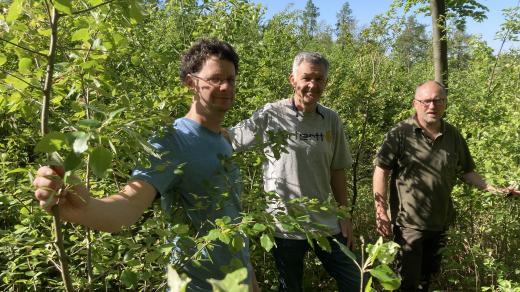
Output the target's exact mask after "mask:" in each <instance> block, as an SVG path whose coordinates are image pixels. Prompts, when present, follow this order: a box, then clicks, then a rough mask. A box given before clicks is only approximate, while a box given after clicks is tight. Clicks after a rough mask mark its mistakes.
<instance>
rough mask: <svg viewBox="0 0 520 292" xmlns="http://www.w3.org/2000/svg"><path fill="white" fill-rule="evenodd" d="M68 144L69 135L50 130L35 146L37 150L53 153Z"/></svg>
mask: <svg viewBox="0 0 520 292" xmlns="http://www.w3.org/2000/svg"><path fill="white" fill-rule="evenodd" d="M66 144H67V136H66V135H65V134H63V133H60V132H50V133H48V134H47V135H45V136H44V137H43V138H42V139H41V140H40V141H38V143H36V146H35V147H34V151H35V152H44V153H51V152H55V151H58V150H60V149H62V148H63V146H65V145H66Z"/></svg>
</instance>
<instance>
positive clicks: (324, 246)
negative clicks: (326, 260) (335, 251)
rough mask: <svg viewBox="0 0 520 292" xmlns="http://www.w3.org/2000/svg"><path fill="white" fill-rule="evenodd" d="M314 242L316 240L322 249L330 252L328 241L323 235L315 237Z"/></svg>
mask: <svg viewBox="0 0 520 292" xmlns="http://www.w3.org/2000/svg"><path fill="white" fill-rule="evenodd" d="M316 242H318V245H319V246H320V247H321V248H322V249H323V250H325V251H326V252H329V253H330V252H331V248H330V243H329V241H328V240H327V238H326V237H324V236H320V237H318V238H317V239H316Z"/></svg>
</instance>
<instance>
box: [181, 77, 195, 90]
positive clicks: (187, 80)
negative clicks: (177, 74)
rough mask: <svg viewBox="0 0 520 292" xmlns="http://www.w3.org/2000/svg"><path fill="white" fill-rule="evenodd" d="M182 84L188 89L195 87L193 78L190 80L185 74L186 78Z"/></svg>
mask: <svg viewBox="0 0 520 292" xmlns="http://www.w3.org/2000/svg"><path fill="white" fill-rule="evenodd" d="M183 82H184V84H185V85H186V86H188V87H189V88H193V86H195V84H194V83H193V78H191V76H190V75H189V74H187V75H186V77H184V80H183Z"/></svg>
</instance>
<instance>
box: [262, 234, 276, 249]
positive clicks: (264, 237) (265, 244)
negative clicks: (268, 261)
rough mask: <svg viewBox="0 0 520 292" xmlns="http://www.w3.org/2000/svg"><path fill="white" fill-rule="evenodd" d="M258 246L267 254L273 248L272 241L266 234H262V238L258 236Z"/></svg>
mask: <svg viewBox="0 0 520 292" xmlns="http://www.w3.org/2000/svg"><path fill="white" fill-rule="evenodd" d="M260 244H261V245H262V247H263V248H264V249H265V251H267V252H269V251H270V250H271V249H272V248H273V246H274V243H273V240H272V239H271V237H270V236H269V235H267V234H266V233H264V234H262V236H260Z"/></svg>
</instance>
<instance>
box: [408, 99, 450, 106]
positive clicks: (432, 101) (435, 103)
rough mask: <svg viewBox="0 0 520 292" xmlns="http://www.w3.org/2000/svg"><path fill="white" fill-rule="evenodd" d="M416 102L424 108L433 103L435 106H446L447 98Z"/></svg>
mask: <svg viewBox="0 0 520 292" xmlns="http://www.w3.org/2000/svg"><path fill="white" fill-rule="evenodd" d="M415 100H416V101H418V102H420V103H421V104H422V105H423V106H430V104H432V103H433V105H445V104H446V99H445V98H435V99H425V100H420V99H415Z"/></svg>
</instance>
